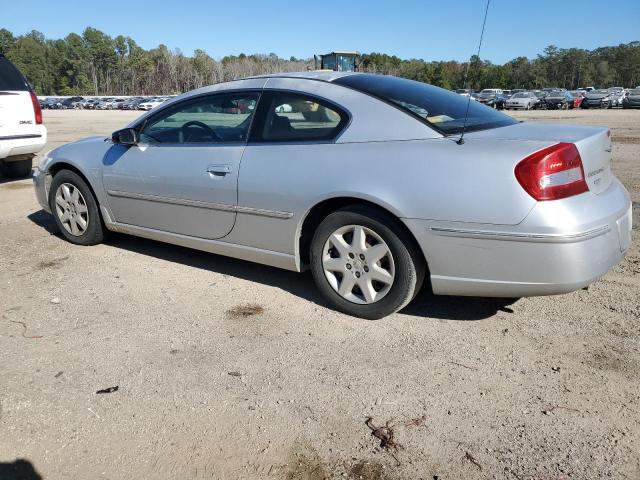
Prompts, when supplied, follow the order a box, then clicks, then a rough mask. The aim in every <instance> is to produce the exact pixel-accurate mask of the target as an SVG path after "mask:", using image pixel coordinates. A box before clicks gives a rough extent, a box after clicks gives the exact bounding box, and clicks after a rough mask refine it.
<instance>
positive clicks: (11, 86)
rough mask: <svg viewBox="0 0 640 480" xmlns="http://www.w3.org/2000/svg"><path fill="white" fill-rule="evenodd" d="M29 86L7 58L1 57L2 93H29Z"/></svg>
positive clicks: (0, 77)
mask: <svg viewBox="0 0 640 480" xmlns="http://www.w3.org/2000/svg"><path fill="white" fill-rule="evenodd" d="M28 90H29V84H28V83H27V81H26V80H25V78H24V77H23V76H22V74H21V73H20V71H19V70H18V69H17V68H16V67H15V66H14V65H13V63H11V62H10V61H9V60H8V59H7V58H6V57H5V56H2V55H0V91H28Z"/></svg>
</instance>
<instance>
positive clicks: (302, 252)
mask: <svg viewBox="0 0 640 480" xmlns="http://www.w3.org/2000/svg"><path fill="white" fill-rule="evenodd" d="M349 206H367V207H370V208H373V209H375V210H378V211H379V212H381V213H383V214H384V215H386V216H388V217H390V218H391V219H392V220H393V222H394V225H395V226H396V227H397V228H399V229H400V230H401V231H402V232H404V233H405V235H406V236H407V238H408V239H409V240H410V241H411V242H412V244H413V245H412V246H413V247H414V248H415V251H416V252H417V253H418V254H419V255H420V256H421V259H422V260H423V261H424V265H425V270H426V274H427V277H428V271H429V264H428V261H427V258H426V257H425V254H424V252H423V250H422V248H420V244H419V243H418V241H417V239H416V237H415V235H414V234H413V232H411V230H410V229H409V228H408V227H407V226H406V224H405V223H404V222H403V221H402V220H400V217H399V215H397V214H396V213H394V212H393V211H391V210H390V209H389V208H386V207H385V206H383V205H381V204H380V203H377V202H375V201H373V200H368V199H364V198H360V197H355V196H348V195H347V196H337V197H331V198H326V199H324V200H321V201H319V202H317V203H316V204H315V205H314V206H313V207H311V208H310V209H309V210H308V211H307V212H306V214H305V215H304V216H303V219H302V221H301V222H300V227H299V228H298V236H297V245H296V247H297V248H296V250H297V258H296V261H297V262H298V263H299V267H300V269H301V270H302V269H304V268H306V266H307V265H308V264H309V258H310V249H311V239H312V238H313V234H314V232H315V231H316V229H317V228H318V226H319V225H320V223H321V222H322V221H323V220H324V219H325V218H326V217H327V216H328V215H329V214H331V213H333V212H335V211H337V210H340V209H342V208H345V207H349Z"/></svg>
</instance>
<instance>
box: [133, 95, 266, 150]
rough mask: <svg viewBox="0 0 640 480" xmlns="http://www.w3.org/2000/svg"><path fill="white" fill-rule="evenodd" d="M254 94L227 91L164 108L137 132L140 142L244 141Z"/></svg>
mask: <svg viewBox="0 0 640 480" xmlns="http://www.w3.org/2000/svg"><path fill="white" fill-rule="evenodd" d="M257 102H258V94H257V93H253V92H244V93H231V94H220V95H210V96H206V97H199V98H197V99H194V100H186V101H183V102H180V103H178V104H177V105H173V106H171V107H168V108H167V109H165V110H163V111H162V112H160V113H159V114H158V115H157V116H153V117H151V119H150V120H148V121H147V123H146V124H145V125H144V127H143V128H142V130H141V131H140V142H141V143H150V144H163V143H236V142H245V141H246V140H247V133H248V132H249V125H250V124H251V118H252V117H253V113H254V111H255V109H256V105H257Z"/></svg>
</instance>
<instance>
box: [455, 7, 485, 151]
mask: <svg viewBox="0 0 640 480" xmlns="http://www.w3.org/2000/svg"><path fill="white" fill-rule="evenodd" d="M489 3H491V0H487V7H486V8H485V10H484V20H483V21H482V32H480V42H479V43H478V53H477V54H476V58H477V59H478V61H480V48H481V47H482V37H484V26H485V25H486V23H487V13H489ZM470 66H471V60H469V63H467V71H466V73H465V74H464V83H465V84H466V83H467V80H468V79H469V67H470ZM468 86H469V85H468V84H467V85H466V87H468ZM469 90H471V89H469ZM469 105H471V91H469V98H467V111H466V112H465V114H464V123H463V124H462V134H461V135H460V138H459V139H458V140H457V141H456V143H457V144H458V145H462V144H463V143H464V132H465V130H466V129H467V121H468V119H469Z"/></svg>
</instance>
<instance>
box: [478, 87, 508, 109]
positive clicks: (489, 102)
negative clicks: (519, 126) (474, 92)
mask: <svg viewBox="0 0 640 480" xmlns="http://www.w3.org/2000/svg"><path fill="white" fill-rule="evenodd" d="M477 100H478V101H479V102H480V103H482V104H484V105H486V106H487V107H491V108H496V109H498V110H502V109H503V108H504V102H505V99H504V97H503V96H502V90H500V89H498V88H485V89H484V90H482V91H481V92H480V94H479V95H478V98H477Z"/></svg>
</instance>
